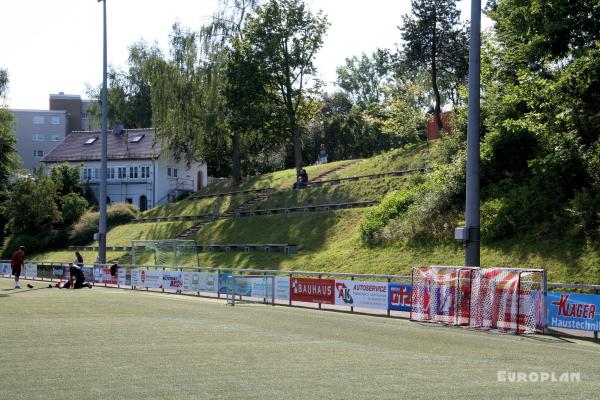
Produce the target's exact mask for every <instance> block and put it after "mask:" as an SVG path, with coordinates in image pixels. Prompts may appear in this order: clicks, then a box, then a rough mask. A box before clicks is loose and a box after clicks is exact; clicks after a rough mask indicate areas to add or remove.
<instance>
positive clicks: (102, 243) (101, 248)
mask: <svg viewBox="0 0 600 400" xmlns="http://www.w3.org/2000/svg"><path fill="white" fill-rule="evenodd" d="M100 1H101V2H102V8H103V15H104V18H103V24H104V40H103V42H104V46H103V47H104V48H103V60H102V140H101V145H102V146H101V147H102V153H101V158H100V226H99V227H98V228H99V230H98V262H99V263H100V264H105V263H106V159H107V153H108V151H107V148H108V146H107V140H108V138H107V133H106V130H107V125H108V121H107V118H108V95H107V91H108V89H107V82H106V81H107V78H106V75H107V74H106V0H98V2H100Z"/></svg>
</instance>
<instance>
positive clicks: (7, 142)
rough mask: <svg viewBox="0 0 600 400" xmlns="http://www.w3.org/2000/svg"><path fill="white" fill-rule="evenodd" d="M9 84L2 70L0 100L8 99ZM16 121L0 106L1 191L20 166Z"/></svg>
mask: <svg viewBox="0 0 600 400" xmlns="http://www.w3.org/2000/svg"><path fill="white" fill-rule="evenodd" d="M8 82H9V80H8V72H7V71H6V70H5V69H1V68H0V100H2V99H4V98H5V97H6V93H7V90H8ZM14 120H15V118H14V115H13V113H12V112H11V111H10V110H9V109H8V108H6V107H4V106H2V105H0V191H2V190H5V189H6V187H7V185H8V181H9V178H10V176H11V175H12V173H13V172H14V170H15V169H16V168H17V166H18V164H19V158H18V156H17V154H16V145H17V139H16V137H15V134H14Z"/></svg>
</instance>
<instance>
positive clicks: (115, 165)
mask: <svg viewBox="0 0 600 400" xmlns="http://www.w3.org/2000/svg"><path fill="white" fill-rule="evenodd" d="M154 133H155V131H154V129H152V128H148V129H113V132H109V133H108V137H107V139H108V140H107V147H108V157H107V197H108V198H107V204H111V203H118V202H125V203H130V204H135V205H137V206H138V207H139V208H140V210H142V211H143V210H147V209H150V208H153V207H156V206H159V205H163V204H166V203H168V202H170V201H173V200H174V199H175V198H177V197H178V196H179V195H180V194H182V193H184V192H190V191H197V190H198V189H200V188H202V187H204V186H206V183H207V178H208V176H207V167H206V164H192V165H190V166H189V167H187V166H186V165H185V163H184V162H182V161H179V162H178V161H175V159H174V158H173V157H172V156H171V155H170V152H169V151H167V150H164V149H162V148H161V145H160V144H159V143H158V142H157V143H154ZM101 135H102V134H101V132H100V131H79V132H72V133H70V134H69V135H67V136H66V137H65V138H64V140H63V141H62V142H60V143H59V144H58V145H57V146H56V147H55V148H54V149H53V150H52V151H50V152H49V153H48V155H46V156H45V157H44V159H43V160H42V163H43V164H44V165H45V169H46V173H49V172H50V170H51V169H52V167H53V166H55V165H58V164H60V163H63V162H67V163H69V164H71V165H72V166H77V167H79V170H80V174H81V181H82V183H83V184H84V185H85V186H87V187H89V188H90V189H91V190H92V191H93V192H94V195H95V196H96V198H98V196H99V194H100V157H101V140H102V139H101Z"/></svg>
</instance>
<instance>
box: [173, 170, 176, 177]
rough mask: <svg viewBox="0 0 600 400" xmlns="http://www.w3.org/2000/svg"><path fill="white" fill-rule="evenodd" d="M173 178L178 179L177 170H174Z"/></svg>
mask: <svg viewBox="0 0 600 400" xmlns="http://www.w3.org/2000/svg"><path fill="white" fill-rule="evenodd" d="M173 177H174V178H177V168H173Z"/></svg>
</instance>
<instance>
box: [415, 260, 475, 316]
mask: <svg viewBox="0 0 600 400" xmlns="http://www.w3.org/2000/svg"><path fill="white" fill-rule="evenodd" d="M477 270H478V268H470V267H447V266H429V267H417V268H413V271H412V292H411V301H412V308H411V312H410V319H411V320H413V321H424V322H437V323H441V324H448V325H468V324H469V309H470V304H471V284H472V281H473V274H474V273H475V272H477Z"/></svg>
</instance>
